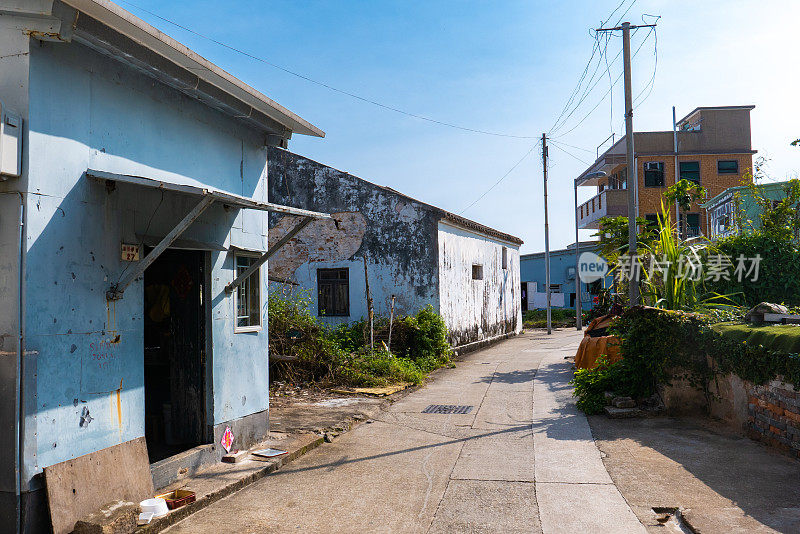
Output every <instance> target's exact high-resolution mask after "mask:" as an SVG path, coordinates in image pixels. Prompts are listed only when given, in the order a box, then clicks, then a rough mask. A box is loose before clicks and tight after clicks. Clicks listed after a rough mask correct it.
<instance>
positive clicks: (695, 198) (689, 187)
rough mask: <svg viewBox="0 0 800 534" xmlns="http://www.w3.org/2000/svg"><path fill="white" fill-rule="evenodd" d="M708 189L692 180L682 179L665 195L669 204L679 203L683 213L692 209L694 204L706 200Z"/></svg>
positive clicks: (670, 187)
mask: <svg viewBox="0 0 800 534" xmlns="http://www.w3.org/2000/svg"><path fill="white" fill-rule="evenodd" d="M705 198H706V188H705V187H702V186H701V185H700V184H696V183H694V182H692V181H690V180H686V179H681V180H680V181H678V183H676V184H675V185H671V186H669V187H668V188H667V191H666V192H665V193H664V200H665V201H666V202H667V203H668V204H675V203H676V202H677V203H678V206H680V208H681V211H682V212H687V211H689V210H690V209H691V207H692V204H693V203H695V202H699V201H701V200H705Z"/></svg>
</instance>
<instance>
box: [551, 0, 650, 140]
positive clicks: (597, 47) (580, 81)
mask: <svg viewBox="0 0 800 534" xmlns="http://www.w3.org/2000/svg"><path fill="white" fill-rule="evenodd" d="M627 1H628V0H622V2H620V3H619V5H617V7H616V8H614V11H612V12H611V13H610V14H609V15H608V17H606V19H605V20H604V21H602V22H600V26H601V27H602V26H605V25H606V24H607V23H608V21H609V20H611V18H612V17H613V16H614V14H615V13H616V12H617V11H619V9H620V8H621V7H622V6H623V5H625V3H626V2H627ZM635 3H636V0H633V1H632V2H631V3H630V5H629V6H628V7H627V9H626V10H625V11H624V12H623V13H622V15H620V17H619V18H618V19H617V22H615V23H614V24H615V25H618V24H619V22H620V21H621V20H622V19H623V18H624V17H625V15H626V14H627V13H628V11H630V9H631V8H632V7H633V5H634V4H635ZM589 35H591V36H592V37H593V38H594V40H595V43H594V46H593V47H592V55H591V56H590V57H589V61H588V62H587V63H586V67H585V68H584V69H583V72H582V73H581V76H580V78H579V79H578V83H577V85H576V86H575V89H573V90H572V92H571V93H570V96H569V98H568V99H567V102H566V104H564V107H563V108H562V109H561V112H559V114H558V117H556V120H555V121H554V122H553V125H552V126H551V127H550V128H549V130H548V132H549V133H552V132H553V131H554V130H555V129H556V127H557V126H558V124H559V122H560V121H561V120H562V117H563V116H564V114H565V113H567V112H568V110H569V108H570V106H571V105H572V103H573V102H574V101H575V97H576V96H577V95H578V93H579V92H580V89H581V87H582V86H583V81H584V80H585V79H586V75H587V74H588V72H589V69H590V68H591V66H592V61H593V59H594V56H595V54H596V53H597V52H598V51H599V50H600V41H599V38H598V35H597V32H594V33H592V30H589ZM602 58H603V54H602V53H601V55H600V56H599V57H598V64H597V66H596V67H595V73H596V72H597V67H599V65H600V61H601V60H602ZM592 79H594V76H592V78H591V79H590V80H589V82H588V83H587V86H588V85H589V84H590V83H591V81H592ZM577 105H579V104H577ZM577 105H576V106H577ZM564 120H566V119H564Z"/></svg>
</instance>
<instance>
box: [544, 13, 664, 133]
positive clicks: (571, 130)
mask: <svg viewBox="0 0 800 534" xmlns="http://www.w3.org/2000/svg"><path fill="white" fill-rule="evenodd" d="M654 30H655V28H650V31H649V32H647V35H645V37H644V39H643V40H642V42H641V43H640V44H639V47H638V48H637V49H636V51H635V52H634V53H633V56H632V58H634V57H636V56H637V54H638V53H639V51H640V50H641V49H642V46H644V43H646V42H647V39H648V38H649V37H650V34H652V33H653V31H654ZM623 74H624V73H623V72H620V73H619V76H617V78H616V79H615V80H614V83H613V84H611V86H612V87H613V86H614V85H616V84H617V82H619V80H620V79H621V78H622V75H623ZM598 81H599V80H598ZM610 92H611V88H609V90H608V91H606V92H605V93H604V94H603V96H602V97H601V99H600V101H599V102H597V104H596V105H595V106H594V107H593V108H592V109H590V110H589V112H588V113H587V114H586V115H584V116H583V117H582V118H581V120H580V121H579V122H578V123H577V124H576V125H575V126H573V127H572V128H570V129H569V130H567V131H566V132H564V133H562V134H560V135H558V136H557V137H559V138H560V137H564V136H566V135H568V134H570V133H572V132H573V131H575V130H576V129H577V128H578V126H580V125H581V124H583V122H584V121H585V120H586V119H587V118H588V117H589V116H590V115H591V114H592V113H594V111H595V110H596V109H597V108H598V107H600V104H602V103H603V101H604V100H605V98H606V96H608V95H609V93H610Z"/></svg>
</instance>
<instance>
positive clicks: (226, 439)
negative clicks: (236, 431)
mask: <svg viewBox="0 0 800 534" xmlns="http://www.w3.org/2000/svg"><path fill="white" fill-rule="evenodd" d="M219 443H220V445H222V447H223V448H224V449H225V452H231V447H233V432H231V427H229V426H226V427H225V432H223V433H222V439H221V440H219Z"/></svg>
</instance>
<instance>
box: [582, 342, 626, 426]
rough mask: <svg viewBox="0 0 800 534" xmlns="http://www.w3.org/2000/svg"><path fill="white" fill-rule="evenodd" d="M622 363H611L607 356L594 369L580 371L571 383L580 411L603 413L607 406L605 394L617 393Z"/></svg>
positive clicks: (599, 360)
mask: <svg viewBox="0 0 800 534" xmlns="http://www.w3.org/2000/svg"><path fill="white" fill-rule="evenodd" d="M619 372H620V362H616V363H610V362H609V361H608V360H607V359H606V356H605V355H602V356H600V358H599V359H598V360H597V366H596V367H594V368H593V369H578V370H577V371H575V378H573V379H572V381H571V382H570V383H571V384H572V385H573V386H575V391H574V393H573V395H575V396H576V397H578V402H577V406H578V409H580V410H582V411H584V412H586V413H587V414H589V415H592V414H597V413H601V412H602V411H603V407H604V406H605V404H606V399H605V392H606V391H611V392H615V390H616V389H617V387H618V383H619V382H620V377H619Z"/></svg>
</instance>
